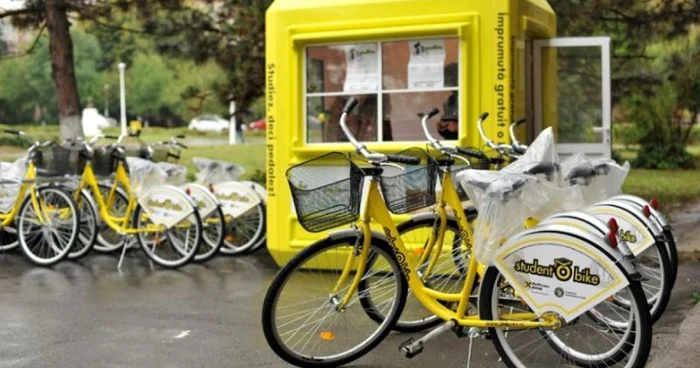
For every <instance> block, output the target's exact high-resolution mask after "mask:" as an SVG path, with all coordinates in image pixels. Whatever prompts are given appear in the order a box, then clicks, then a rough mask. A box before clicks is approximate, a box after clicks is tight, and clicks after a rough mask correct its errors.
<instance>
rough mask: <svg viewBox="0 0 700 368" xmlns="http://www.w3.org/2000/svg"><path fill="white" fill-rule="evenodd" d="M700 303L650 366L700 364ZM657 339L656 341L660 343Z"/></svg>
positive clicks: (653, 367) (656, 367) (673, 367)
mask: <svg viewBox="0 0 700 368" xmlns="http://www.w3.org/2000/svg"><path fill="white" fill-rule="evenodd" d="M698 339H700V303H698V304H696V305H695V307H694V308H693V309H692V311H691V312H690V313H688V316H687V317H686V318H685V320H684V321H683V322H682V323H681V325H680V326H679V331H678V335H676V336H674V337H673V338H672V340H671V341H670V343H669V344H668V346H667V347H665V348H664V349H663V353H659V354H658V355H657V356H656V358H655V359H654V360H652V361H651V363H650V364H649V367H650V368H676V367H679V368H680V367H682V368H688V367H697V366H698V364H700V346H699V344H698ZM658 342H659V341H657V340H656V339H655V340H654V343H655V344H656V343H658Z"/></svg>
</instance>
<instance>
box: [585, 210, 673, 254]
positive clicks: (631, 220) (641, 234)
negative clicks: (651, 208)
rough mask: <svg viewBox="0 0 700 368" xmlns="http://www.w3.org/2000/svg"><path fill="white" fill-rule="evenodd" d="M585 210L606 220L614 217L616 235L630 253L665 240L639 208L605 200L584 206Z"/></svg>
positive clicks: (635, 252) (640, 251)
mask: <svg viewBox="0 0 700 368" xmlns="http://www.w3.org/2000/svg"><path fill="white" fill-rule="evenodd" d="M584 211H585V212H587V213H589V214H591V215H593V216H595V217H598V218H599V219H601V220H603V221H608V220H609V219H610V218H611V217H614V218H615V220H616V221H617V224H618V227H619V230H618V233H617V235H618V236H619V237H620V238H622V240H624V241H625V243H627V245H628V246H629V248H630V250H631V251H632V254H634V255H635V256H636V255H639V254H640V253H642V252H643V251H644V250H646V249H647V248H649V247H650V246H652V245H653V244H655V243H656V242H665V240H666V238H665V236H664V235H663V232H662V231H661V230H660V229H658V228H657V227H656V225H655V224H654V223H653V222H652V221H651V220H650V219H649V218H647V217H646V216H644V213H642V211H641V210H640V209H639V208H635V207H634V206H633V205H632V204H629V203H624V202H621V201H605V202H601V203H598V204H594V205H593V206H591V207H589V208H586V209H585V210H584Z"/></svg>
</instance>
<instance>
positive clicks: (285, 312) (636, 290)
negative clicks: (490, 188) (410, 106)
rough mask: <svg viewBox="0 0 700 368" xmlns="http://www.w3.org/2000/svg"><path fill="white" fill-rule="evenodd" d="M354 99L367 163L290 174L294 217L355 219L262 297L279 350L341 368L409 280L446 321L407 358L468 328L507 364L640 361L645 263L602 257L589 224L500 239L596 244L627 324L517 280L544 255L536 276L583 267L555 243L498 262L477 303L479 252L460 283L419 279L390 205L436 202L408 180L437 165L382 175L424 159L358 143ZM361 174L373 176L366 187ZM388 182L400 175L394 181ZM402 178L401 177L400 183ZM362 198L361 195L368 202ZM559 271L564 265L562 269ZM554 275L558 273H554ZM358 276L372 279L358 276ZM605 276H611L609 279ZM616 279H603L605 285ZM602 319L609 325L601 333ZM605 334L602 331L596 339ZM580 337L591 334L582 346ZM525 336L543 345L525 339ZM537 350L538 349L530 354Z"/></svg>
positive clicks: (646, 337) (645, 346) (645, 335)
mask: <svg viewBox="0 0 700 368" xmlns="http://www.w3.org/2000/svg"><path fill="white" fill-rule="evenodd" d="M355 104H356V100H355V99H350V101H349V102H348V105H346V107H345V109H344V112H343V115H342V116H341V123H340V125H341V128H342V129H343V131H344V132H345V134H346V136H347V137H348V140H349V141H350V142H351V143H352V144H353V145H354V146H355V147H356V150H357V152H359V153H360V154H362V155H363V156H364V157H365V159H366V160H367V161H368V162H369V163H370V167H367V168H362V169H360V168H359V167H357V165H355V164H354V163H353V162H352V160H350V159H349V158H348V157H346V156H345V155H343V154H340V153H330V154H326V155H323V156H321V157H319V158H316V159H314V160H311V161H308V162H306V163H303V164H300V165H297V166H295V167H293V168H291V169H290V170H289V171H288V173H287V177H288V180H289V182H290V188H291V190H292V198H293V199H294V204H295V208H296V212H297V217H298V219H299V221H300V223H301V224H302V226H304V227H305V228H306V229H307V230H310V231H323V230H327V229H330V228H333V227H336V226H340V225H342V224H346V223H350V222H353V221H354V220H356V219H357V218H358V217H359V221H358V222H357V224H356V226H355V228H353V229H348V230H344V231H338V232H334V233H331V234H330V235H329V237H327V238H326V239H323V240H321V241H319V242H316V243H314V244H312V245H310V246H309V247H307V248H306V249H304V250H303V251H301V252H300V253H298V254H297V255H296V256H295V257H294V258H293V259H292V260H291V261H290V262H289V263H288V264H287V265H285V266H284V267H283V268H282V269H281V270H280V272H279V273H278V274H277V276H276V277H275V279H274V280H273V281H272V283H271V285H270V288H269V289H268V292H267V294H266V296H265V300H264V303H263V308H262V324H263V332H264V334H265V337H266V340H267V342H268V344H269V345H270V347H271V348H272V350H273V351H274V352H275V353H276V354H277V355H278V356H280V357H281V358H282V359H283V360H285V361H286V362H288V363H290V364H293V365H296V366H300V367H335V366H339V365H343V364H346V363H349V362H351V361H354V360H356V359H358V358H360V357H362V356H363V355H364V354H366V353H367V352H369V351H370V350H372V349H373V348H374V347H375V346H376V345H377V344H379V343H380V342H381V341H382V340H383V339H384V337H386V336H387V334H388V333H389V331H390V330H391V328H392V326H393V325H394V324H395V323H396V321H397V319H398V318H399V315H400V314H401V311H402V309H403V308H404V305H405V301H406V295H407V292H408V287H409V286H410V288H411V290H412V292H413V293H414V295H415V297H416V299H417V300H418V301H419V302H420V304H421V305H422V306H424V307H425V308H426V309H427V310H428V311H430V312H431V313H432V314H434V315H436V316H438V317H439V318H440V319H441V320H443V321H445V322H444V323H443V324H442V325H441V326H440V327H438V328H436V329H435V330H433V331H431V332H430V333H428V334H427V335H426V336H424V337H423V338H421V339H418V340H409V341H407V342H406V343H404V344H402V346H401V349H400V351H401V352H402V353H403V354H404V355H405V356H407V357H412V356H414V355H416V354H418V353H420V352H421V351H422V349H423V347H424V344H425V343H426V342H427V341H428V340H429V339H432V338H433V337H435V336H437V335H439V334H440V333H443V332H445V331H449V330H454V331H455V332H457V333H458V334H460V335H463V336H465V335H466V336H469V337H474V336H479V335H481V334H482V331H488V335H489V336H490V337H491V338H492V339H493V342H494V344H495V346H496V348H497V350H498V353H499V356H500V357H501V358H502V359H503V361H504V362H505V363H506V364H507V365H508V366H511V367H533V366H547V367H551V366H560V365H564V364H572V363H573V364H577V365H582V366H624V367H642V366H643V365H644V364H645V363H646V360H647V357H648V350H649V346H650V344H651V325H650V321H649V313H648V310H647V309H646V304H645V299H644V294H643V292H642V289H641V286H640V284H639V281H638V280H637V279H636V276H638V274H636V273H635V270H634V267H633V266H631V265H630V264H626V263H624V260H622V261H618V263H615V261H614V260H613V259H612V257H610V256H606V255H605V253H604V252H603V251H602V250H601V249H602V248H603V247H604V246H606V245H605V244H606V243H605V240H604V239H602V238H600V237H597V236H596V235H595V234H586V233H583V232H581V231H579V230H576V229H573V228H569V227H566V226H548V227H541V228H537V229H536V230H531V231H528V232H524V233H521V234H518V235H516V236H514V237H512V238H511V239H509V240H508V241H507V242H506V243H505V244H503V247H504V249H507V250H508V251H512V252H513V253H509V254H517V255H521V256H522V253H518V252H522V251H523V250H524V248H525V247H531V248H532V249H535V250H540V249H557V254H562V255H567V254H572V255H573V254H574V252H579V253H580V254H583V253H586V254H592V255H593V256H591V257H593V258H590V259H593V260H594V261H592V262H595V263H594V264H595V266H596V267H598V268H596V272H601V274H602V272H605V274H606V275H617V276H614V277H613V276H611V277H610V278H609V279H608V278H607V276H606V280H607V281H606V282H608V281H609V282H612V283H613V284H611V285H617V287H618V288H619V289H618V290H624V292H626V293H628V295H630V301H631V303H630V306H628V309H623V308H620V310H615V311H614V312H615V313H620V314H622V313H625V314H626V319H625V320H626V321H627V322H628V323H627V324H626V325H625V326H623V327H624V328H618V329H616V330H615V331H614V332H609V331H606V330H605V328H604V326H600V325H599V324H598V323H596V322H594V323H595V324H593V325H592V324H589V323H586V322H583V321H582V320H581V318H582V317H580V316H582V314H581V313H583V312H585V311H586V310H594V311H595V312H596V313H605V312H607V311H606V310H605V309H606V308H608V306H607V305H603V306H601V305H599V304H595V305H591V303H590V302H586V303H585V305H584V304H581V305H580V306H579V307H578V308H579V309H580V310H579V309H576V310H566V309H565V308H564V309H562V308H561V306H558V305H557V304H558V303H556V302H554V303H553V304H544V305H543V304H539V303H538V301H539V299H537V297H535V299H532V298H531V297H532V296H533V294H532V291H527V290H525V291H522V290H523V289H522V288H520V286H521V285H520V283H519V282H518V283H515V284H514V283H513V282H511V281H512V280H514V279H513V278H512V276H513V275H512V274H513V273H514V272H513V271H514V269H516V268H517V269H518V270H529V269H534V271H533V272H537V271H538V270H540V269H539V268H538V266H539V265H541V266H542V269H541V271H542V275H543V276H542V275H540V276H541V277H544V280H547V279H546V277H548V276H552V275H551V274H549V271H548V270H550V269H554V268H556V269H557V270H560V272H559V273H558V275H559V276H560V277H561V279H560V280H559V281H561V280H562V279H565V280H567V281H570V280H569V279H567V278H566V276H568V274H571V273H572V272H574V271H575V272H579V271H580V270H579V268H571V267H579V266H575V265H574V266H572V263H571V262H568V263H565V264H564V265H563V266H547V267H545V266H546V265H545V264H544V262H545V261H546V260H547V259H548V258H547V257H551V256H552V254H544V253H543V252H542V251H539V252H535V255H538V254H539V255H540V256H541V258H542V261H541V262H543V263H539V262H540V261H535V263H534V264H535V265H534V266H531V265H530V266H527V267H526V265H524V264H521V265H520V266H517V267H513V268H510V269H508V268H504V269H503V270H505V271H507V273H508V275H503V274H501V272H499V269H497V268H495V267H489V268H487V269H486V270H485V272H484V273H483V275H484V276H483V278H482V279H481V284H480V288H479V297H478V300H479V303H478V312H477V311H475V310H474V309H473V308H472V307H473V303H472V290H473V286H474V282H475V279H476V275H477V269H478V267H479V265H478V263H477V261H476V259H475V258H473V257H469V259H468V264H467V269H466V272H465V281H464V282H463V284H462V285H461V288H460V290H459V292H456V293H452V292H443V291H441V290H436V289H434V288H432V287H431V286H430V284H429V283H426V282H424V280H423V278H422V277H421V275H420V274H419V268H418V267H416V266H417V265H416V263H415V262H414V260H413V259H412V258H411V257H409V256H407V255H408V254H409V250H408V249H407V248H406V246H405V244H404V243H403V241H402V239H401V237H400V234H399V233H398V231H397V228H396V225H395V224H394V222H393V220H392V218H391V215H390V214H389V209H394V212H397V211H396V210H399V211H402V210H413V209H415V208H416V206H414V205H413V204H415V203H420V202H421V199H420V198H418V197H422V198H423V200H422V202H423V204H424V205H430V194H431V193H430V192H429V190H426V189H425V188H424V189H423V193H422V194H421V193H418V192H417V191H416V190H415V187H414V186H413V185H414V184H415V183H418V182H421V183H425V182H424V181H423V180H424V179H426V178H428V179H427V182H428V183H429V182H430V179H429V175H430V172H431V170H432V169H430V168H427V169H425V170H412V169H405V170H406V171H405V174H404V175H406V176H404V177H401V176H400V175H395V174H394V175H391V176H389V179H390V180H389V181H387V180H386V178H387V177H385V176H383V175H384V174H385V170H392V169H393V170H396V164H406V165H416V164H418V163H419V160H417V159H416V158H415V157H406V156H401V155H384V154H380V153H373V152H369V151H368V150H367V149H366V148H365V147H364V146H363V145H361V144H359V143H358V142H357V141H356V140H355V139H354V137H353V136H352V134H351V133H350V131H349V130H348V129H347V125H346V121H345V120H346V118H347V113H348V112H349V111H350V110H351V109H352V108H353V107H354V105H355ZM409 167H410V166H409ZM319 174H321V175H319ZM413 174H415V176H416V177H413ZM365 177H367V178H369V181H370V182H369V186H368V189H366V190H365V191H364V192H363V191H362V190H361V189H362V187H363V182H364V178H365ZM330 180H333V181H330ZM451 180H452V178H451V176H449V175H446V176H444V178H443V186H445V185H447V186H449V185H450V183H451ZM329 181H330V182H329ZM380 183H381V184H380ZM387 183H393V184H395V185H394V186H387V185H386V184H387ZM399 183H401V184H403V185H404V187H403V188H398V187H397V185H398V184H399ZM520 185H524V184H517V185H514V186H513V187H511V188H502V190H503V191H504V192H501V193H498V194H503V195H504V196H501V198H507V197H508V196H509V195H510V196H512V195H515V194H514V193H517V190H518V189H519V186H520ZM426 188H430V187H429V186H426ZM401 192H403V195H404V198H405V200H404V202H403V203H401V201H400V198H398V197H394V194H396V195H398V194H399V193H401ZM362 193H364V195H363V194H362ZM433 194H434V193H433ZM444 195H445V196H446V202H448V204H449V203H453V204H454V205H457V204H459V203H460V202H459V200H458V198H452V195H453V194H450V193H445V194H444ZM434 198H435V197H434V196H433V199H432V200H433V201H434ZM361 203H363V204H364V206H363V208H361V206H360V204H361ZM453 208H461V207H459V206H457V207H453ZM360 209H361V210H360ZM372 220H374V221H376V222H377V223H378V224H379V226H380V229H381V230H380V231H378V232H377V231H372V229H371V227H370V224H371V222H372ZM458 222H459V224H460V227H461V228H463V229H467V228H468V223H467V220H466V218H464V217H461V218H460V219H459V220H458ZM591 249H596V250H595V251H594V250H591ZM598 250H600V252H599V253H598ZM468 251H471V250H470V249H468ZM559 251H561V253H558V252H559ZM567 252H568V253H567ZM579 253H576V254H579ZM555 255H556V254H555ZM562 259H563V258H560V262H562ZM368 262H372V263H373V268H372V269H371V270H370V269H368V268H367V264H368ZM523 262H524V260H523ZM549 267H552V268H549ZM572 270H573V271H572ZM603 270H605V271H603ZM545 271H546V272H545ZM564 271H566V272H568V274H564ZM516 272H520V271H516ZM587 275H589V276H590V274H587ZM506 276H508V277H509V278H510V280H509V281H506ZM534 276H535V275H533V277H534ZM528 277H529V276H528ZM526 279H528V278H526ZM529 279H532V278H529ZM535 279H536V278H535ZM550 281H551V282H555V281H554V279H552V280H550ZM595 281H599V280H598V279H595ZM561 282H563V281H561ZM591 282H592V281H591ZM363 283H364V284H365V285H366V287H365V288H363V287H362V286H361V285H362V284H363ZM552 285H553V284H552ZM565 285H569V284H565ZM605 285H606V287H607V285H608V284H607V283H606V284H605ZM531 286H532V285H531ZM573 286H574V285H573V284H572V285H570V288H569V290H568V291H564V290H563V289H562V291H561V298H562V300H564V299H566V300H569V299H568V298H569V296H570V295H572V294H576V293H575V292H574V291H573V290H575V289H574V287H573ZM516 287H517V288H516ZM518 290H520V292H519V291H518ZM610 290H611V289H610ZM610 290H608V289H606V292H610ZM567 293H568V294H567ZM556 294H557V297H559V294H560V292H559V291H558V290H557V292H556ZM576 295H578V294H576ZM606 295H609V294H605V293H598V294H596V296H595V298H593V299H595V300H596V301H600V300H601V299H600V298H603V299H602V300H603V301H604V298H605V296H606ZM596 298H597V299H596ZM367 299H372V301H373V305H374V306H375V308H376V309H377V311H378V312H379V313H381V315H383V316H385V318H383V319H381V321H378V320H376V319H374V318H371V316H369V317H368V313H367V310H366V309H365V308H364V307H363V302H366V301H367ZM550 299H551V298H550ZM591 327H594V328H591ZM601 330H602V331H603V332H605V333H601V332H600V331H601ZM601 335H604V337H605V338H600V337H601ZM581 340H584V341H583V342H584V343H583V344H581V345H577V344H576V343H577V342H578V343H581V342H582V341H581ZM516 343H518V345H520V344H522V345H521V346H518V345H516ZM533 343H536V344H533ZM528 344H530V346H531V347H532V346H534V347H536V349H535V350H533V349H532V348H527V346H528ZM574 345H576V346H574ZM542 346H550V347H551V349H549V350H548V351H540V350H542V349H541V347H542ZM533 351H535V352H538V354H537V355H536V356H533ZM542 354H544V356H543V355H542ZM533 358H534V359H533ZM538 362H539V364H538Z"/></svg>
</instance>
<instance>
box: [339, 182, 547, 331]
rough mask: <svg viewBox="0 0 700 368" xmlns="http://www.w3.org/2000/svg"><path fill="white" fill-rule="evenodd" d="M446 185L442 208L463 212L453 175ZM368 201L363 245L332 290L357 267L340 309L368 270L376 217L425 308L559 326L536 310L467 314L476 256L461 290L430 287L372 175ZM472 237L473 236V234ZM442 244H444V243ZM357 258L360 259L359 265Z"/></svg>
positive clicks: (479, 323)
mask: <svg viewBox="0 0 700 368" xmlns="http://www.w3.org/2000/svg"><path fill="white" fill-rule="evenodd" d="M444 187H447V189H448V190H447V191H445V190H444V189H443V194H442V198H441V200H440V206H439V207H441V208H442V211H444V205H445V204H450V205H451V206H452V208H453V210H454V211H455V212H463V211H461V202H460V201H459V197H458V196H457V193H456V190H455V188H454V184H453V182H452V178H451V176H450V175H445V177H444V181H443V188H444ZM450 189H452V190H450ZM365 203H366V205H365V207H364V209H363V211H362V217H361V220H360V221H359V222H358V226H359V228H360V229H361V231H362V235H363V244H362V248H361V249H359V250H357V251H355V252H351V253H350V254H349V257H348V260H347V262H346V264H345V267H344V269H343V272H342V274H341V276H340V279H339V280H338V283H337V284H336V287H335V290H334V291H333V294H337V293H338V292H339V290H340V289H341V285H344V283H345V280H346V278H347V277H349V276H350V274H351V273H352V270H353V269H354V270H355V271H356V272H355V275H354V279H353V282H352V284H351V286H350V287H349V288H348V289H347V291H346V292H345V295H344V297H343V298H339V299H340V300H341V301H340V303H339V305H338V307H337V308H338V309H342V308H344V307H345V306H346V305H347V304H348V303H349V301H350V300H351V298H352V295H353V294H354V293H355V292H356V291H357V288H358V285H359V283H360V280H361V278H362V276H363V274H364V272H365V267H366V263H367V260H368V257H369V250H370V245H371V241H372V231H371V228H370V222H371V220H375V221H376V222H378V223H379V224H380V225H381V226H382V232H383V234H385V235H386V237H387V241H388V242H389V246H390V247H391V248H392V251H393V252H394V254H395V256H396V260H397V261H398V264H399V267H400V268H401V271H402V273H403V274H404V276H405V278H406V280H407V281H408V285H409V287H410V288H411V290H412V291H413V293H414V295H415V296H416V298H417V299H418V301H419V302H420V303H421V304H422V305H423V306H424V307H425V308H426V309H428V310H429V311H430V312H431V313H433V314H435V315H436V316H438V317H439V318H441V319H443V320H445V321H450V320H452V321H455V322H456V323H457V324H458V325H460V326H466V327H477V328H489V327H500V328H521V329H534V328H556V327H557V326H558V325H559V321H558V320H557V319H556V318H555V317H554V316H543V317H545V318H542V319H541V320H539V321H537V316H536V315H535V314H534V313H510V314H505V315H502V316H501V318H502V319H501V320H482V319H480V318H479V316H478V315H467V310H468V306H469V304H470V296H471V291H472V288H473V286H474V281H475V278H476V274H477V269H478V268H479V264H478V262H477V261H476V259H475V258H474V257H469V266H468V268H467V272H466V280H465V283H464V285H463V287H462V291H461V293H454V294H453V293H443V292H439V291H436V290H433V289H430V288H428V287H427V286H425V284H424V283H423V280H422V279H421V278H420V277H419V275H418V273H417V270H416V264H414V261H413V259H410V258H409V257H406V255H407V254H408V251H407V250H406V247H405V246H404V244H403V241H402V240H401V236H400V235H399V233H398V230H397V229H396V225H395V224H394V222H393V220H392V218H391V215H390V213H389V210H388V209H387V207H386V204H385V203H384V199H383V197H382V196H381V192H380V188H379V180H378V178H377V177H376V176H373V177H372V179H371V181H370V185H369V189H368V190H367V198H366V201H365ZM457 204H459V205H457ZM458 217H459V219H458V222H459V223H460V228H461V229H465V231H469V233H468V234H471V230H467V229H469V224H468V223H467V221H466V216H464V215H463V213H462V216H458ZM444 227H445V223H444V221H443V223H441V226H440V228H441V232H442V233H443V234H444ZM469 239H471V236H470V237H469ZM438 242H439V243H441V240H440V239H438ZM439 246H441V244H440V245H439ZM468 247H469V248H468V251H471V247H470V245H468ZM356 261H358V262H357V264H356ZM482 267H483V266H482ZM440 301H446V302H458V304H457V310H456V311H454V310H452V309H450V308H448V307H447V306H445V305H444V304H442V303H440Z"/></svg>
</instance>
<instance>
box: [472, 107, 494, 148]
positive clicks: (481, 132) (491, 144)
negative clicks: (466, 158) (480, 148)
mask: <svg viewBox="0 0 700 368" xmlns="http://www.w3.org/2000/svg"><path fill="white" fill-rule="evenodd" d="M488 117H489V113H488V112H485V113H483V114H481V116H479V120H478V121H477V122H476V127H477V128H478V129H479V135H480V136H481V139H483V140H484V142H486V145H487V146H489V147H490V148H492V149H498V147H497V146H496V143H494V142H493V141H492V140H490V139H489V137H487V136H486V133H484V126H483V125H484V120H486V118H488Z"/></svg>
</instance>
